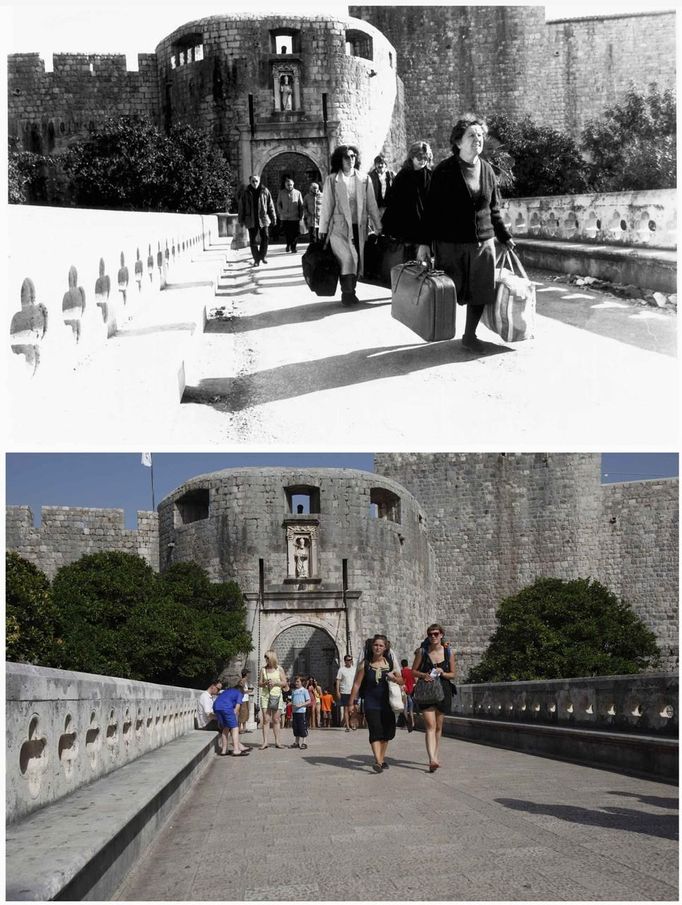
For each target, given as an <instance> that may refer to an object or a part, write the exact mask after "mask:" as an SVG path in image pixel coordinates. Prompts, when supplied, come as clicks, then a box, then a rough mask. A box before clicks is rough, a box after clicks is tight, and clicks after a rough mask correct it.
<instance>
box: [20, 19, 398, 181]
mask: <svg viewBox="0 0 682 905" xmlns="http://www.w3.org/2000/svg"><path fill="white" fill-rule="evenodd" d="M282 37H283V38H284V42H286V43H284V44H283V41H282V40H281V39H282ZM283 46H285V47H286V49H287V50H288V51H290V52H287V53H282V47H283ZM347 46H349V47H350V48H351V52H350V53H348V52H347ZM139 62H140V71H139V73H136V72H127V71H126V65H125V57H124V56H114V55H87V54H61V55H55V57H54V71H53V72H48V73H46V72H45V65H44V62H43V61H42V60H40V59H39V57H38V55H37V54H13V55H10V57H9V78H8V87H9V132H10V135H12V136H16V137H17V138H19V139H20V144H21V147H23V148H24V149H26V150H33V151H42V152H59V151H61V150H64V149H65V148H66V147H68V145H69V143H70V142H72V141H73V140H75V139H77V138H78V139H80V138H83V137H85V136H86V135H87V132H88V129H91V128H93V126H95V125H99V124H100V123H101V122H102V120H103V118H104V116H105V115H111V114H123V113H129V114H139V115H140V116H143V117H146V118H148V119H151V120H152V121H153V122H155V123H157V124H159V125H160V126H163V127H165V128H168V127H170V126H171V125H172V124H176V123H182V122H187V123H191V124H192V125H194V126H198V127H203V128H206V129H208V130H210V131H211V133H212V134H213V135H214V137H215V139H216V141H217V143H218V144H219V145H220V146H221V147H222V149H223V150H224V151H225V153H226V155H227V157H228V159H229V160H230V161H231V163H232V164H233V166H234V167H235V168H236V169H237V171H238V172H239V175H240V177H241V179H242V180H245V179H246V178H247V177H248V175H249V173H250V172H253V171H257V172H260V171H261V170H262V169H263V167H264V166H265V165H266V164H267V162H268V161H269V160H271V159H273V158H274V157H276V156H277V155H279V154H284V153H287V152H289V153H301V154H305V155H306V156H308V157H309V158H310V161H311V163H312V168H313V169H314V168H317V169H318V170H319V171H320V173H321V175H322V176H325V175H326V174H327V172H328V166H329V156H330V152H331V150H333V148H334V147H336V145H338V144H340V143H342V142H346V143H354V144H358V145H359V146H360V148H361V151H362V153H363V154H364V155H365V157H366V158H369V160H370V161H371V159H372V158H373V157H374V155H375V154H377V153H378V152H379V151H381V150H382V149H384V150H385V151H386V152H387V153H388V154H389V155H390V156H395V155H397V154H400V153H402V148H403V147H404V142H405V136H404V127H403V115H404V114H403V109H402V84H401V82H400V79H398V78H397V76H396V54H395V50H394V49H393V47H392V46H391V45H390V44H389V43H388V41H387V40H386V39H385V37H384V36H383V35H382V34H381V33H380V32H378V31H377V30H376V29H375V28H374V27H373V26H372V25H370V24H368V23H366V22H362V21H359V20H354V19H351V18H333V17H328V16H324V15H319V16H275V15H272V16H267V15H255V14H241V15H235V16H229V15H225V16H210V17H207V18H203V19H199V20H196V21H193V22H189V23H186V24H185V25H183V26H182V27H181V28H178V29H176V30H175V31H174V32H173V33H172V34H170V35H168V36H167V37H165V38H164V39H163V40H162V41H161V42H160V43H159V44H158V46H157V48H156V52H155V53H154V54H145V55H141V56H140V57H139ZM282 77H286V78H288V79H289V80H290V81H289V84H290V85H291V87H292V95H291V104H290V109H283V106H286V105H284V101H283V96H282V95H281V93H280V90H279V85H280V78H282Z"/></svg>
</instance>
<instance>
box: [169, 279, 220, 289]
mask: <svg viewBox="0 0 682 905" xmlns="http://www.w3.org/2000/svg"><path fill="white" fill-rule="evenodd" d="M214 283H215V280H189V281H188V282H186V283H166V285H165V286H164V287H163V291H164V292H168V291H169V290H173V289H197V288H198V287H199V286H212V285H213V284H214Z"/></svg>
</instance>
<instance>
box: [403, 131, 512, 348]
mask: <svg viewBox="0 0 682 905" xmlns="http://www.w3.org/2000/svg"><path fill="white" fill-rule="evenodd" d="M487 132H488V127H487V125H486V123H485V121H484V120H483V119H481V118H480V117H477V116H474V115H473V114H466V115H465V116H463V117H462V118H461V119H460V120H458V121H457V122H456V123H455V126H454V128H453V130H452V133H451V135H450V143H451V145H452V152H453V153H452V157H448V158H447V159H446V160H444V161H443V162H442V163H439V164H438V166H437V167H436V169H435V170H434V171H433V175H432V177H431V185H430V186H429V193H428V196H427V199H426V214H425V217H424V232H423V236H422V242H421V244H420V246H419V248H418V250H417V257H418V258H419V260H422V261H428V260H429V259H430V255H431V247H430V246H431V243H433V244H434V252H435V257H436V267H438V268H440V269H441V270H444V271H445V272H446V273H447V274H448V276H449V277H450V278H451V279H452V280H453V282H454V284H455V286H456V288H457V301H458V302H459V304H460V305H466V306H467V317H466V326H465V328H464V336H463V337H462V345H463V346H464V347H465V348H466V349H469V350H470V351H472V352H480V351H482V350H483V346H482V344H481V342H480V340H478V339H477V338H476V327H477V326H478V322H479V321H480V319H481V315H482V314H483V307H484V306H485V305H487V304H489V303H491V302H494V301H495V238H494V237H496V238H497V239H498V241H499V242H501V243H502V244H503V245H505V246H506V247H507V248H508V249H510V250H511V249H512V248H514V240H513V239H512V237H511V235H510V233H509V232H508V230H507V228H506V227H505V225H504V223H503V222H502V216H501V214H500V208H499V196H498V191H497V180H496V178H495V173H494V171H493V168H492V167H491V166H490V164H489V163H488V162H487V161H485V160H483V159H482V158H481V156H480V155H481V152H482V150H483V143H484V141H485V136H486V134H487Z"/></svg>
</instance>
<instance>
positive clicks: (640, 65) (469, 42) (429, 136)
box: [349, 4, 676, 160]
mask: <svg viewBox="0 0 682 905" xmlns="http://www.w3.org/2000/svg"><path fill="white" fill-rule="evenodd" d="M671 7H672V4H671ZM349 11H350V14H351V15H352V16H357V17H358V18H361V19H365V20H366V21H368V22H371V23H372V24H373V25H375V26H376V27H377V28H378V29H379V30H380V31H381V32H382V33H383V34H385V35H386V37H387V38H388V40H389V41H391V43H392V44H393V45H394V46H395V48H396V51H397V54H398V74H399V75H400V76H401V78H402V79H403V83H404V89H405V109H406V123H405V126H406V131H407V137H408V141H413V140H415V139H417V138H423V139H425V140H426V141H429V142H431V144H432V146H433V148H434V154H435V158H436V160H440V159H442V158H443V157H447V156H449V155H450V142H449V138H450V130H451V128H452V125H453V123H454V122H455V120H456V119H457V117H458V116H459V115H460V113H464V112H465V111H467V110H475V111H476V112H478V113H480V114H482V115H483V116H489V115H491V114H492V113H499V114H505V115H507V116H509V117H511V118H512V119H520V118H522V117H524V116H525V115H529V116H530V117H531V118H532V119H533V120H534V121H535V122H537V123H539V124H542V125H546V126H551V127H553V128H555V129H559V130H562V131H566V132H569V133H570V134H571V135H572V136H573V137H574V138H575V139H577V138H578V137H579V135H580V132H581V130H582V128H583V127H584V125H585V123H586V121H587V120H588V119H591V118H595V117H598V116H600V115H601V114H602V113H603V111H604V109H605V108H606V107H609V106H611V105H613V104H615V103H618V102H619V101H621V100H622V98H623V95H624V93H625V91H626V90H627V89H628V87H629V86H630V85H631V84H632V85H634V86H636V87H637V88H638V89H639V90H646V88H647V87H648V85H649V84H650V83H651V82H654V81H655V82H657V83H658V85H659V88H672V89H674V88H675V81H676V75H675V59H676V44H675V13H674V12H663V13H661V12H651V13H643V14H631V15H617V16H599V17H594V18H592V17H587V18H579V19H566V20H562V21H552V22H545V10H544V7H542V6H497V7H490V6H459V5H452V6H450V5H442V6H437V5H434V6H397V7H392V6H371V5H370V6H364V5H363V6H354V5H351V6H350V7H349Z"/></svg>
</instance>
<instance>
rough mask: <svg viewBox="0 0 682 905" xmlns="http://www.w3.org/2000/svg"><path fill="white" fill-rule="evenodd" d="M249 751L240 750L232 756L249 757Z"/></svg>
mask: <svg viewBox="0 0 682 905" xmlns="http://www.w3.org/2000/svg"><path fill="white" fill-rule="evenodd" d="M248 753H249V752H248V751H240V752H239V753H238V754H233V755H232V757H247V756H248Z"/></svg>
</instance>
